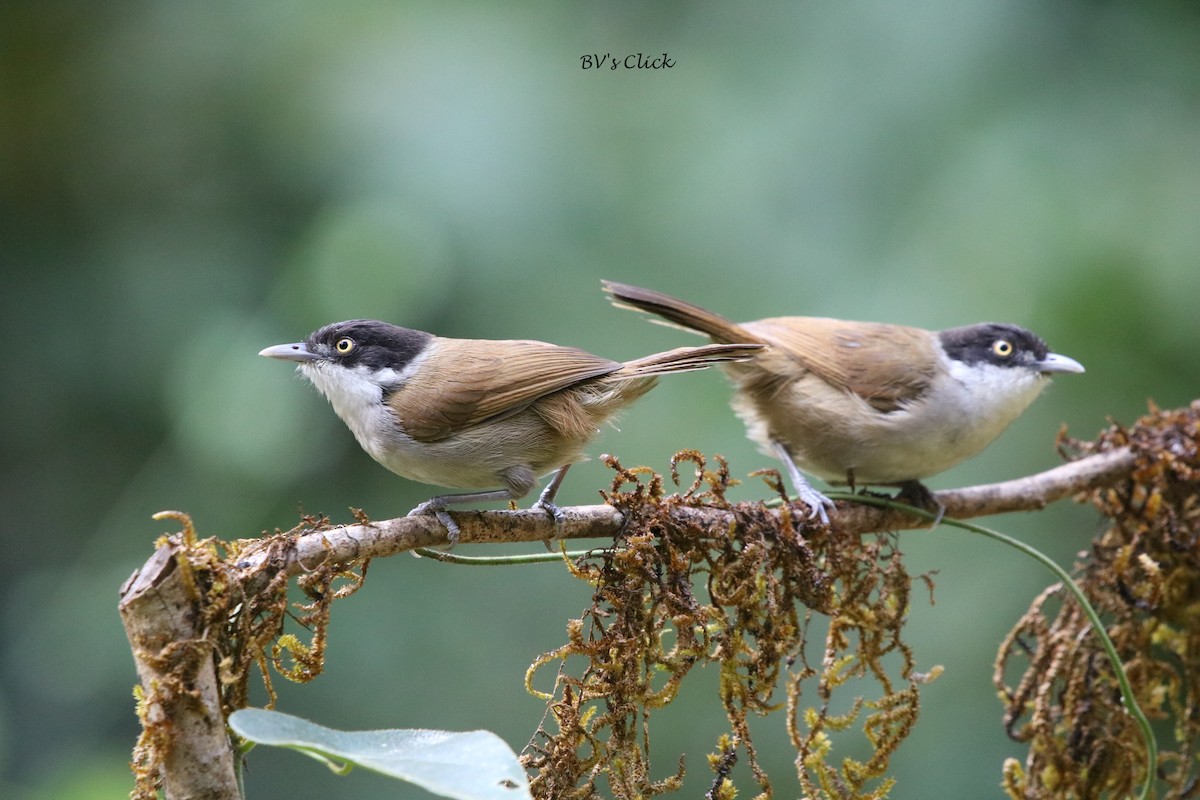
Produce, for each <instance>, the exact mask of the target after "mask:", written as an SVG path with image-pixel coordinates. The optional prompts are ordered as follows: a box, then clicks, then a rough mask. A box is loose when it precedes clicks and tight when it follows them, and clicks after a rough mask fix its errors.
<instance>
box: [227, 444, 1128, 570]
mask: <svg viewBox="0 0 1200 800" xmlns="http://www.w3.org/2000/svg"><path fill="white" fill-rule="evenodd" d="M1133 464H1134V456H1133V453H1132V452H1131V451H1130V450H1129V448H1127V447H1122V448H1119V449H1116V450H1112V451H1109V452H1105V453H1098V454H1096V455H1091V456H1087V457H1084V458H1081V459H1079V460H1077V461H1072V462H1070V463H1068V464H1063V465H1062V466H1059V467H1055V468H1054V469H1050V470H1046V471H1045V472H1041V473H1038V474H1036V475H1030V476H1027V477H1024V478H1017V479H1015V480H1011V481H1005V482H1003V483H993V484H986V485H982V486H972V487H967V488H963V489H948V490H945V491H941V492H936V493H934V498H935V499H936V500H937V501H938V502H939V503H940V504H941V505H942V506H943V507H944V508H945V510H946V512H945V513H946V516H948V517H954V518H957V519H970V518H972V517H981V516H987V515H990V514H1001V513H1007V512H1011V511H1035V510H1037V509H1040V508H1044V507H1045V506H1046V505H1048V504H1049V503H1053V502H1054V501H1056V500H1060V499H1062V498H1063V497H1066V496H1068V495H1071V494H1075V493H1077V492H1081V491H1084V490H1086V489H1093V488H1097V487H1100V486H1107V485H1110V484H1112V483H1114V482H1116V481H1117V480H1119V479H1120V478H1122V477H1124V476H1126V475H1128V474H1129V472H1130V470H1132V469H1133ZM562 512H563V517H562V525H561V528H560V529H559V533H560V534H561V536H562V538H564V539H586V538H611V537H613V536H615V535H616V534H617V533H619V532H620V530H621V526H622V525H623V523H624V520H623V518H622V517H621V512H620V511H618V510H617V509H615V508H613V507H612V506H609V505H594V506H573V507H564V508H562ZM672 513H674V514H680V515H683V516H687V517H691V518H693V519H695V518H696V517H700V518H702V519H703V520H704V521H705V522H707V523H709V524H716V525H728V524H729V523H730V522H732V521H733V520H734V514H733V512H731V511H727V510H724V509H719V508H686V507H678V508H675V509H673V511H672ZM776 513H779V512H778V511H777V512H776ZM451 516H452V517H453V518H454V521H455V522H456V523H458V527H459V530H460V531H461V535H460V539H459V541H460V543H461V544H470V543H473V542H540V541H544V540H546V539H547V538H549V537H551V536H553V535H554V534H555V527H554V524H553V523H552V521H551V519H550V517H549V515H547V514H546V513H545V512H543V511H540V510H536V509H521V510H517V511H454V512H451ZM831 516H832V525H833V528H834V530H836V531H839V532H842V533H850V534H854V533H858V534H862V533H871V532H875V531H887V530H906V529H912V528H921V527H928V525H929V521H928V520H927V519H924V518H922V517H917V516H914V515H911V514H908V513H905V512H904V511H902V510H899V509H879V508H874V507H870V506H865V505H859V504H855V503H852V502H845V501H842V502H839V503H838V504H837V511H836V513H834V514H833V515H831ZM446 544H448V540H447V538H446V531H445V529H444V528H443V527H442V525H441V523H439V522H438V521H437V520H436V519H434V518H433V517H426V516H417V517H400V518H398V519H390V520H385V521H382V522H372V523H369V524H360V525H344V526H340V527H336V528H331V529H328V530H322V531H316V532H313V533H308V534H303V535H301V536H297V537H294V538H292V537H289V538H288V539H286V540H285V539H282V538H275V539H268V540H264V541H263V543H262V544H253V545H251V546H250V547H248V548H247V549H246V550H244V551H243V552H242V554H241V558H240V559H239V563H238V566H239V568H240V569H242V570H244V571H245V572H247V573H251V572H258V571H259V570H261V569H262V568H263V567H264V566H266V565H267V564H268V563H270V564H271V566H273V567H275V568H276V569H285V570H287V571H288V572H289V573H290V574H297V573H300V572H303V571H304V570H305V569H307V568H308V567H307V566H306V565H316V564H320V563H322V562H326V563H329V562H332V563H341V562H349V561H352V560H355V559H359V558H378V557H381V556H390V555H395V554H397V553H402V552H404V551H406V550H413V549H415V548H420V547H437V546H443V545H446ZM270 571H271V572H274V571H276V570H275V569H273V570H270Z"/></svg>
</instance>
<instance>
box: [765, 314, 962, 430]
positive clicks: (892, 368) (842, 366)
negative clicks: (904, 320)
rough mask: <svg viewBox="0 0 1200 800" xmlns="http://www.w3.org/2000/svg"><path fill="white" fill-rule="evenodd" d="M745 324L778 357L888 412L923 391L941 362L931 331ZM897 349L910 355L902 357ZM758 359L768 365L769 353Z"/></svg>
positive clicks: (830, 322)
mask: <svg viewBox="0 0 1200 800" xmlns="http://www.w3.org/2000/svg"><path fill="white" fill-rule="evenodd" d="M742 327H744V328H745V329H746V330H748V331H750V332H752V333H754V334H755V335H757V336H760V337H761V338H762V339H763V340H764V341H766V342H767V343H768V344H770V345H772V349H771V351H770V352H771V353H773V354H775V357H777V358H778V357H784V356H786V357H788V358H790V359H791V360H792V361H793V362H794V363H796V364H799V365H800V366H801V367H803V368H804V369H807V370H809V371H810V372H812V373H814V374H816V375H817V376H819V377H820V378H821V379H822V380H824V381H825V382H826V383H829V384H830V385H832V386H836V387H838V388H840V389H843V390H844V391H847V392H853V393H854V394H857V395H858V396H860V397H862V398H863V399H864V400H866V401H867V402H868V403H870V404H871V405H872V406H874V407H875V408H877V409H879V410H880V411H885V412H886V411H895V410H896V409H897V408H899V407H901V406H903V405H904V404H905V403H907V402H909V401H911V400H913V399H915V398H916V397H918V396H919V395H920V394H921V393H923V392H924V391H925V390H926V389H927V388H928V386H929V382H930V381H931V380H932V379H933V375H934V371H935V369H936V367H937V363H938V361H937V352H936V350H935V349H934V341H933V338H932V337H931V336H930V334H929V332H928V331H923V330H921V329H919V328H908V327H905V326H903V325H885V324H882V323H874V322H846V321H844V320H837V319H826V318H824V317H775V318H770V319H761V320H758V321H756V322H747V323H743V325H742ZM897 353H904V354H906V355H905V357H903V358H898V357H897ZM754 363H756V364H762V365H763V366H767V365H768V364H769V361H768V356H763V357H760V358H759V359H758V360H757V361H756V362H754Z"/></svg>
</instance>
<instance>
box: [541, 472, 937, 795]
mask: <svg viewBox="0 0 1200 800" xmlns="http://www.w3.org/2000/svg"><path fill="white" fill-rule="evenodd" d="M679 461H690V462H693V463H694V464H695V466H696V468H697V469H696V472H697V477H696V480H695V482H694V483H693V484H692V485H691V486H690V487H688V489H687V490H686V491H685V492H684V493H683V494H681V495H679V494H676V495H671V496H664V493H663V485H662V479H661V478H660V477H659V476H658V475H655V474H654V473H652V472H651V471H649V470H647V469H645V468H639V469H635V470H626V469H623V468H621V466H620V464H618V463H617V462H616V460H615V459H611V458H608V459H607V462H608V464H609V466H610V467H612V468H613V469H615V470H616V471H617V476H616V478H615V479H614V481H613V486H612V490H611V492H610V493H608V494H607V496H606V497H607V499H608V501H609V502H610V503H612V504H613V505H614V506H616V507H617V508H619V509H620V510H621V512H622V514H623V515H624V517H625V519H626V526H625V530H624V532H623V534H622V535H621V536H620V537H618V541H617V542H616V547H614V548H613V549H610V550H606V551H604V552H602V553H600V554H597V555H593V556H587V557H583V558H580V559H578V560H577V561H575V562H574V563H572V564H571V565H570V567H571V570H572V572H573V574H575V575H576V577H578V578H580V579H581V580H584V581H587V582H588V583H589V584H591V585H592V586H593V587H594V592H593V598H592V599H593V602H592V605H591V606H590V607H589V608H588V609H587V610H586V611H585V612H584V613H583V615H582V616H581V617H580V618H578V619H574V620H572V621H571V622H570V623H569V624H568V627H567V634H568V641H567V643H566V644H565V645H563V646H562V647H560V648H558V649H557V650H554V651H552V652H549V653H546V654H545V655H543V656H541V657H539V658H538V659H537V660H536V661H535V662H534V663H533V665H532V666H531V667H530V669H529V673H528V675H527V677H526V683H527V686H528V687H529V689H530V691H532V692H534V693H535V694H539V695H540V696H542V697H544V698H545V699H546V700H547V701H548V708H547V716H546V719H545V720H544V721H543V725H542V726H541V727H540V729H539V730H538V732H537V734H535V736H534V739H533V741H531V742H530V744H529V746H528V747H527V748H526V750H525V753H524V755H523V756H522V760H523V762H524V764H525V765H526V768H527V769H528V770H529V771H530V774H531V776H532V783H533V791H534V796H535V797H538V798H554V800H564V799H565V798H588V799H589V800H591V799H592V798H600V797H602V796H603V795H602V789H601V787H600V786H599V785H598V784H599V783H600V778H601V777H602V776H603V777H604V778H605V779H606V781H607V784H608V792H609V793H611V796H613V797H616V798H622V799H624V798H642V797H649V796H653V795H659V794H664V793H666V792H669V791H673V790H675V789H677V788H678V787H679V786H680V784H681V782H682V779H683V769H684V767H683V759H682V757H680V759H679V761H678V767H677V768H676V769H675V772H674V774H673V775H670V776H669V777H667V778H661V779H658V780H655V779H653V778H652V777H651V775H652V771H651V764H650V727H651V726H650V719H651V716H652V715H653V714H654V712H655V711H656V710H658V709H661V708H663V707H664V706H666V705H667V704H669V703H671V702H672V701H673V700H674V699H675V697H676V694H677V692H678V691H679V689H680V684H681V682H682V681H683V680H684V678H685V677H687V675H688V673H689V672H690V671H691V670H692V669H693V668H694V667H697V666H711V667H712V668H714V669H716V670H718V671H719V675H720V681H719V687H720V688H719V693H720V702H721V705H722V706H723V707H724V710H725V714H726V717H727V720H728V731H727V732H726V733H725V734H723V735H721V736H720V737H719V739H718V741H717V742H715V743H714V749H715V751H716V752H715V754H714V755H711V756H709V767H710V769H711V770H712V772H713V775H714V778H713V782H712V788H711V789H710V791H709V792H708V794H707V796H708V797H710V798H732V797H734V796H735V794H736V793H737V790H736V788H735V786H734V784H733V778H732V771H733V768H734V764H735V763H736V762H737V761H738V759H739V758H744V759H745V763H746V765H748V767H749V771H750V774H751V775H752V779H753V781H754V782H755V783H756V784H757V788H758V791H759V794H758V797H761V798H769V797H771V796H772V786H771V781H770V779H769V778H768V776H767V774H766V772H765V771H764V769H763V766H762V764H761V763H760V761H759V758H758V753H757V750H756V748H755V745H754V742H753V740H752V738H751V731H750V724H749V719H750V718H751V717H753V716H763V715H767V714H769V713H771V712H775V711H783V712H784V715H785V716H786V721H781V722H780V730H779V733H780V735H783V734H784V733H785V730H786V734H787V735H788V736H789V737H790V739H791V741H792V743H793V745H794V746H795V748H796V751H797V759H796V764H797V767H796V769H797V773H798V777H799V781H800V784H801V787H802V788H803V791H804V793H805V795H806V796H807V797H811V798H831V799H832V798H838V800H843V799H846V800H849V798H874V797H882V796H884V794H886V792H887V791H888V789H889V788H890V785H891V784H890V781H889V780H888V779H886V778H885V777H883V773H884V770H885V769H886V767H887V763H888V759H889V757H890V755H891V754H892V752H893V751H894V750H895V748H896V747H897V745H898V744H899V743H900V742H901V741H902V740H903V739H904V738H905V736H906V735H907V734H908V733H909V731H910V729H911V727H912V724H913V722H914V721H915V719H916V717H917V712H918V709H919V704H918V692H917V690H918V686H919V684H920V683H922V682H923V681H925V680H928V678H927V677H926V676H922V675H920V674H918V673H917V672H916V671H915V670H914V664H913V657H912V653H911V651H910V650H909V648H908V646H907V645H906V644H904V642H903V641H902V639H901V635H900V634H901V629H902V626H903V623H904V620H905V615H906V613H907V609H908V604H909V593H910V589H911V584H912V581H911V579H910V577H909V575H908V574H907V572H906V571H905V569H904V565H903V563H902V561H901V556H900V553H899V551H898V550H897V549H896V545H895V539H894V536H891V535H880V536H867V537H860V536H858V535H852V536H838V535H836V534H835V533H834V532H832V531H831V530H830V529H828V528H822V527H817V526H813V525H801V524H798V523H797V521H796V520H794V519H793V518H792V517H791V516H790V514H789V513H788V511H787V507H786V505H785V506H784V509H783V511H782V513H780V514H778V515H777V514H774V513H772V512H771V511H770V510H768V509H766V508H765V507H764V506H763V505H762V504H749V503H742V504H737V505H732V504H730V503H729V502H728V501H727V500H726V499H725V490H726V488H727V487H729V486H730V485H731V484H732V483H733V481H732V480H731V478H730V476H729V472H728V469H727V467H726V465H725V463H724V461H722V460H721V459H719V458H718V459H717V464H718V466H717V469H716V470H715V471H711V472H710V471H706V470H705V461H704V459H703V458H702V457H701V456H700V455H699V454H698V453H696V452H694V451H684V452H682V453H680V454H678V455H677V456H676V457H675V459H674V460H673V461H672V464H671V470H672V476H673V478H674V479H675V482H676V484H678V483H679V476H678V472H677V471H676V466H677V463H678V462H679ZM769 475H770V476H772V480H771V481H769V482H770V483H771V485H772V486H773V488H775V490H776V491H778V492H780V493H781V494H782V489H781V487H780V485H779V482H778V478H777V476H775V474H774V473H773V472H771V473H769ZM702 507H716V508H721V509H725V510H727V511H730V512H732V513H733V516H734V519H735V522H734V523H733V524H732V525H728V526H726V525H720V524H714V523H712V522H706V521H705V520H706V517H705V516H703V515H700V514H688V513H687V512H688V510H690V509H696V508H702ZM707 519H711V517H708V518H707ZM816 616H819V617H824V618H828V633H827V635H826V637H825V643H824V650H823V654H822V657H821V660H820V661H819V662H818V663H816V664H810V663H809V661H808V660H807V658H806V653H805V645H806V642H805V639H806V636H807V635H808V634H809V632H810V630H811V628H812V624H813V622H814V618H815V617H816ZM885 659H886V660H887V661H888V664H887V666H885V663H884V662H885ZM579 661H581V666H582V673H581V674H577V675H576V674H571V671H570V669H571V667H573V666H575V665H576V662H579ZM555 662H558V663H559V668H558V671H557V676H556V679H555V685H554V689H553V691H552V692H551V693H549V694H545V693H540V692H537V691H536V690H535V689H533V682H534V679H535V677H536V673H537V672H538V670H539V669H540V668H542V667H544V666H546V665H548V664H551V663H555ZM893 673H894V675H893ZM853 679H861V680H858V681H857V682H855V681H854V680H853ZM865 681H871V682H873V683H874V689H873V690H872V689H871V687H870V686H865V685H863V684H864V682H865ZM802 687H806V688H811V689H812V695H811V697H810V696H809V695H807V694H806V695H804V696H802V694H801V689H802ZM780 688H782V695H783V697H782V698H780V697H779V693H778V691H777V690H779V689H780ZM852 689H853V691H851V690H852ZM839 690H840V691H839ZM842 693H845V694H848V695H855V697H854V698H853V699H852V700H848V701H846V702H845V703H840V704H839V703H835V702H834V695H835V694H838V695H841V694H842ZM868 694H875V695H877V697H876V699H871V700H868V699H865V698H864V695H868ZM839 699H840V698H839ZM841 705H846V706H849V707H850V710H849V711H847V712H845V713H840V714H838V713H834V711H833V708H834V707H835V706H837V707H841ZM855 725H858V726H860V727H861V728H862V730H863V731H864V733H865V735H866V737H867V740H868V743H869V744H870V746H871V749H872V755H871V757H870V758H869V759H867V760H866V761H865V762H859V761H855V760H853V759H849V758H844V759H842V760H841V761H840V762H834V761H833V757H832V750H831V746H830V744H831V739H830V736H831V734H833V733H834V732H836V731H842V730H845V729H847V728H850V727H851V726H855ZM548 726H549V728H553V729H554V730H553V731H552V730H550V729H548Z"/></svg>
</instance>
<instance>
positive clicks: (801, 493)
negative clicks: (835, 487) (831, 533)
mask: <svg viewBox="0 0 1200 800" xmlns="http://www.w3.org/2000/svg"><path fill="white" fill-rule="evenodd" d="M796 499H798V500H799V501H800V502H801V503H804V504H805V505H806V506H808V518H809V519H812V518H813V517H817V518H819V519H820V520H821V524H822V525H828V524H829V512H830V511H834V510H836V509H837V506H836V505H835V504H834V502H833V501H832V500H830V499H829V498H828V497H826V496H825V495H823V494H821V493H820V492H818V491H817V490H816V489H814V488H812V486H808V485H804V486H798V487H796Z"/></svg>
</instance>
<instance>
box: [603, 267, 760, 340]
mask: <svg viewBox="0 0 1200 800" xmlns="http://www.w3.org/2000/svg"><path fill="white" fill-rule="evenodd" d="M600 283H601V285H602V286H603V287H604V291H606V292H608V294H609V295H610V296H611V300H612V304H613V305H615V306H617V307H618V308H629V309H633V310H634V311H642V312H645V313H647V314H655V315H657V316H659V317H661V318H662V319H664V320H666V322H667V323H668V324H670V325H672V326H673V327H677V328H683V329H684V330H687V331H690V332H692V333H702V334H705V335H706V336H709V337H710V338H712V340H713V341H715V342H727V343H737V344H746V343H751V342H753V343H762V339H760V338H759V337H757V336H755V335H754V334H752V333H750V332H749V331H747V330H746V329H745V328H743V327H742V326H740V325H738V324H737V323H736V322H731V321H729V320H727V319H725V318H724V317H722V316H721V315H720V314H714V313H713V312H711V311H709V310H708V309H705V308H701V307H700V306H697V305H693V304H691V303H688V302H686V301H684V300H680V299H679V298H677V297H672V296H671V295H669V294H663V293H662V292H656V291H654V290H653V289H643V288H641V287H638V286H630V285H629V284H627V283H616V282H615V281H601V282H600Z"/></svg>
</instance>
